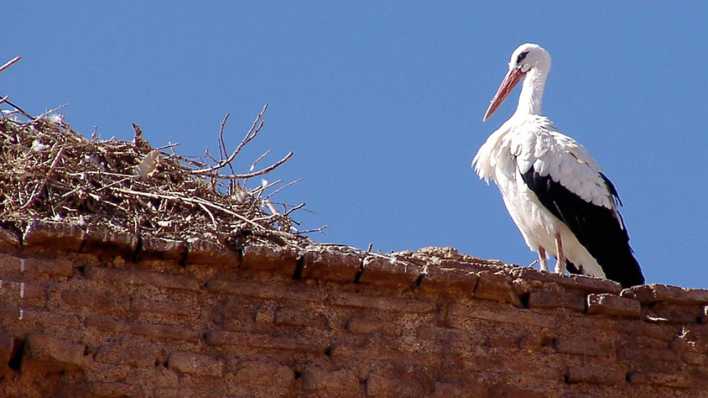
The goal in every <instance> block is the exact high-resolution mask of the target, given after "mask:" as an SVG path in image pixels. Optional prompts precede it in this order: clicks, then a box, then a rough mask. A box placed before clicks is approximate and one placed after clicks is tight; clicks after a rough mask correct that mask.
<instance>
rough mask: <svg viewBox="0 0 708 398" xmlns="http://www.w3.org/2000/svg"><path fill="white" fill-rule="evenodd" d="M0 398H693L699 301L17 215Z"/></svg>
mask: <svg viewBox="0 0 708 398" xmlns="http://www.w3.org/2000/svg"><path fill="white" fill-rule="evenodd" d="M0 279H1V280H2V282H1V284H0V396H3V397H12V396H17V397H52V396H57V397H123V396H128V397H279V396H285V397H299V396H305V397H423V396H433V397H456V396H457V397H463V396H464V397H585V396H587V397H598V396H603V397H631V396H634V397H650V396H652V397H654V396H656V397H708V326H707V325H706V319H707V318H708V316H707V314H706V305H707V304H708V291H706V290H688V289H681V288H677V287H670V286H662V285H652V286H640V287H635V288H632V289H625V290H621V288H620V287H619V286H618V285H617V284H615V283H613V282H609V281H603V280H598V279H592V278H584V277H560V276H556V275H550V274H545V273H539V272H536V271H534V270H531V269H528V268H518V267H505V266H502V265H500V264H499V263H498V262H495V261H486V260H481V259H475V258H473V257H468V256H462V255H459V254H457V253H456V252H455V251H454V250H452V249H426V250H422V251H419V252H415V253H408V254H402V255H400V256H398V257H395V258H394V257H387V256H382V255H376V254H371V253H365V252H361V251H357V250H354V249H351V248H347V247H337V246H312V247H309V248H306V249H296V248H287V247H277V246H266V245H247V246H244V247H241V248H236V249H230V248H226V247H224V246H222V245H220V244H219V243H216V242H212V241H208V240H196V241H191V242H176V241H166V240H161V239H147V238H144V239H139V238H137V237H135V236H132V235H130V234H117V233H110V232H107V231H103V230H92V229H88V230H84V229H82V228H79V227H74V226H69V225H63V224H49V223H43V222H35V223H33V224H32V225H30V226H29V227H28V228H27V229H26V230H24V231H17V230H13V229H12V228H11V227H8V226H6V227H5V228H3V229H0Z"/></svg>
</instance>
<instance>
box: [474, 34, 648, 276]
mask: <svg viewBox="0 0 708 398" xmlns="http://www.w3.org/2000/svg"><path fill="white" fill-rule="evenodd" d="M550 68H551V56H550V55H549V54H548V52H547V51H546V50H545V49H543V48H542V47H540V46H539V45H536V44H529V43H527V44H523V45H521V46H520V47H519V48H517V49H516V50H515V51H514V52H513V53H512V55H511V60H510V61H509V71H508V73H507V74H506V77H504V80H503V81H502V83H501V85H500V86H499V89H498V90H497V93H496V95H495V96H494V98H493V99H492V102H491V104H490V105H489V108H487V111H486V112H485V114H484V118H483V121H486V120H487V119H488V118H489V117H490V116H491V115H492V113H494V111H495V110H496V109H497V108H498V107H499V105H500V104H501V103H502V102H503V101H504V99H505V98H506V97H507V96H508V95H509V93H510V92H511V90H512V89H513V88H514V85H515V84H516V83H517V82H518V81H523V83H522V89H521V95H520V96H519V105H518V107H517V109H516V112H515V113H514V114H513V115H512V117H511V118H510V119H509V120H507V121H506V123H504V124H503V125H502V126H501V127H500V128H499V129H498V130H497V131H495V132H494V133H493V134H492V135H490V136H489V138H487V141H486V142H485V143H484V145H482V147H481V148H480V149H479V152H477V155H476V156H475V157H474V160H473V161H472V164H473V165H474V168H475V171H476V172H477V174H478V175H479V177H480V178H482V179H484V180H485V181H487V182H489V180H492V181H494V182H495V183H496V184H497V186H498V187H499V190H500V191H501V194H502V197H503V199H504V204H505V205H506V208H507V209H508V210H509V213H510V214H511V218H512V219H513V220H514V222H515V223H516V225H517V227H518V228H519V230H520V231H521V234H522V235H523V237H524V240H525V241H526V244H527V245H528V247H529V249H531V251H535V252H536V253H538V261H539V266H540V269H541V270H542V271H547V270H548V265H547V257H546V256H547V255H549V254H550V255H552V256H555V257H556V259H557V261H556V265H555V272H556V273H563V272H565V270H566V269H567V270H568V271H569V272H571V273H577V274H586V275H592V276H596V277H601V278H608V279H612V280H614V281H617V282H619V283H620V284H621V285H622V286H623V287H628V286H634V285H640V284H643V283H644V277H643V276H642V271H641V269H640V268H639V263H637V260H636V259H635V258H634V255H633V254H632V249H631V248H630V246H629V235H628V234H627V230H626V228H625V225H624V222H623V220H622V216H621V215H620V213H619V210H618V207H619V206H620V205H621V202H620V199H619V197H618V195H617V191H616V190H615V187H614V186H613V185H612V182H610V180H609V179H608V178H607V177H606V176H605V175H604V174H602V172H601V171H600V168H599V167H598V166H597V164H596V163H595V161H593V160H592V158H591V157H590V155H589V154H588V153H587V152H586V151H585V149H584V148H583V147H582V146H581V145H580V144H578V143H577V142H575V140H574V139H572V138H570V137H568V136H566V135H563V134H561V132H560V131H558V129H556V127H555V126H554V125H553V123H552V122H551V121H550V120H549V119H548V118H547V117H545V116H543V115H542V114H541V101H542V99H543V88H544V85H545V83H546V78H547V77H548V72H549V70H550Z"/></svg>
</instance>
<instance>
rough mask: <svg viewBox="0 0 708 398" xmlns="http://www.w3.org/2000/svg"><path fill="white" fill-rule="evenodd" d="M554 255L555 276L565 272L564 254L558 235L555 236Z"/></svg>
mask: <svg viewBox="0 0 708 398" xmlns="http://www.w3.org/2000/svg"><path fill="white" fill-rule="evenodd" d="M556 253H557V255H556V274H562V273H564V272H565V253H563V241H562V240H561V236H560V234H556Z"/></svg>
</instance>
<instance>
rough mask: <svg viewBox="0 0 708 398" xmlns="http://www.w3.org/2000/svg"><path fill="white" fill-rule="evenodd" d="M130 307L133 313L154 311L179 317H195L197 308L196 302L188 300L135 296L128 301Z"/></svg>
mask: <svg viewBox="0 0 708 398" xmlns="http://www.w3.org/2000/svg"><path fill="white" fill-rule="evenodd" d="M130 308H131V310H132V311H133V312H134V313H146V312H151V313H156V314H167V315H177V316H180V317H188V318H196V317H197V316H198V313H197V312H196V311H198V310H199V308H198V305H197V304H196V303H193V304H192V303H189V302H188V301H185V302H180V301H177V300H175V299H171V300H159V301H157V300H151V299H148V298H135V299H133V300H131V302H130Z"/></svg>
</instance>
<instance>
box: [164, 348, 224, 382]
mask: <svg viewBox="0 0 708 398" xmlns="http://www.w3.org/2000/svg"><path fill="white" fill-rule="evenodd" d="M168 366H169V368H170V369H173V370H176V371H178V372H181V373H190V374H195V375H200V376H214V377H219V376H221V375H222V374H223V372H224V363H223V362H222V361H221V360H219V359H216V358H213V357H210V356H207V355H201V354H195V353H192V352H175V353H172V354H170V358H169V360H168Z"/></svg>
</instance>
